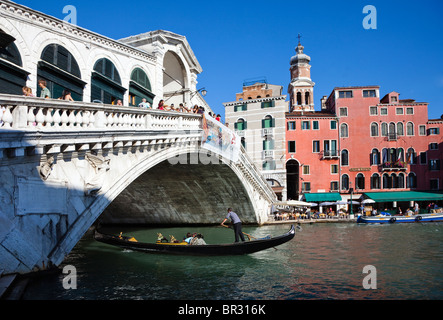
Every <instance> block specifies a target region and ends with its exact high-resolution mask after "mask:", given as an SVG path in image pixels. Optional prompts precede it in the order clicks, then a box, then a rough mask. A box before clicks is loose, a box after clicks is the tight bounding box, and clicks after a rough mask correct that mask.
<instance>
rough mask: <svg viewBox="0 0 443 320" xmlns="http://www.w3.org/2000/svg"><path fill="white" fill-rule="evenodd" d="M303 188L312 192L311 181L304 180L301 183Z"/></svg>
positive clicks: (304, 190)
mask: <svg viewBox="0 0 443 320" xmlns="http://www.w3.org/2000/svg"><path fill="white" fill-rule="evenodd" d="M301 190H302V191H303V192H311V183H310V182H303V183H302V184H301Z"/></svg>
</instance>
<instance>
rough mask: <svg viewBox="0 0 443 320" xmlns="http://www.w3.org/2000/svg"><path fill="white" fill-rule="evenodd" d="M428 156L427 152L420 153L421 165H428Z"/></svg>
mask: <svg viewBox="0 0 443 320" xmlns="http://www.w3.org/2000/svg"><path fill="white" fill-rule="evenodd" d="M426 162H427V156H426V152H420V164H426Z"/></svg>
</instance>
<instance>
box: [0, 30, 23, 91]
mask: <svg viewBox="0 0 443 320" xmlns="http://www.w3.org/2000/svg"><path fill="white" fill-rule="evenodd" d="M14 41H15V38H14V37H13V36H11V35H9V34H7V33H5V32H4V31H3V30H1V29H0V70H1V71H0V93H7V94H16V95H23V92H22V88H23V87H24V86H26V81H27V79H28V75H29V72H26V71H25V70H23V69H22V68H18V67H22V66H23V64H22V58H21V55H20V52H19V51H18V48H17V46H16V45H15V44H14Z"/></svg>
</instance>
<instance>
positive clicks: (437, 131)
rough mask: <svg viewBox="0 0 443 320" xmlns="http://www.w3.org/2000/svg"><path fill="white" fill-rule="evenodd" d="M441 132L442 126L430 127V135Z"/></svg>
mask: <svg viewBox="0 0 443 320" xmlns="http://www.w3.org/2000/svg"><path fill="white" fill-rule="evenodd" d="M437 134H440V128H429V135H431V136H432V135H437Z"/></svg>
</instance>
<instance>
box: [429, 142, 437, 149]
mask: <svg viewBox="0 0 443 320" xmlns="http://www.w3.org/2000/svg"><path fill="white" fill-rule="evenodd" d="M429 150H438V143H437V142H431V143H430V144H429Z"/></svg>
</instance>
